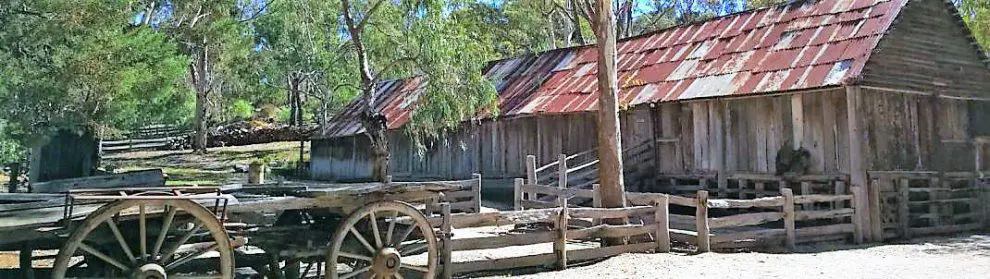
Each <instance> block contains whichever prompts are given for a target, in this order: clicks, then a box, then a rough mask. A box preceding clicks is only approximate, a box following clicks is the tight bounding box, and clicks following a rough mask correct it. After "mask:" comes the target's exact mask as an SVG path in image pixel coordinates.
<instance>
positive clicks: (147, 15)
mask: <svg viewBox="0 0 990 279" xmlns="http://www.w3.org/2000/svg"><path fill="white" fill-rule="evenodd" d="M269 1H271V0H269ZM270 3H271V2H259V1H238V0H223V1H214V0H168V1H164V0H163V1H159V0H142V1H140V2H138V3H137V5H135V6H136V8H137V9H139V10H141V11H143V12H140V13H139V14H137V16H136V18H135V22H137V23H139V24H141V25H142V26H148V27H151V28H152V29H154V30H157V31H159V32H162V33H164V34H166V35H168V36H169V37H170V38H171V40H173V41H174V42H175V43H177V44H178V45H179V47H180V49H181V50H182V51H183V53H184V54H186V55H187V56H188V57H189V60H188V67H187V76H188V85H189V87H190V89H192V91H194V92H196V108H195V120H194V127H195V130H196V135H195V137H194V139H193V148H194V149H195V150H196V151H197V152H200V153H202V152H206V147H207V141H206V138H207V134H208V121H209V119H210V116H211V115H210V113H211V106H210V105H211V103H213V104H218V103H220V102H222V101H223V100H222V98H221V97H222V96H221V95H220V94H219V93H221V91H222V90H224V89H242V88H245V87H249V86H253V83H251V81H245V80H243V79H241V78H242V77H243V75H241V74H242V73H243V71H242V70H243V69H240V68H238V67H239V66H243V65H248V64H249V63H247V61H246V59H247V57H248V56H249V54H250V52H251V51H252V48H253V44H252V43H253V40H252V39H251V36H250V32H248V27H249V25H248V23H249V22H250V21H252V20H254V19H256V18H257V17H259V16H261V15H263V14H264V13H265V11H266V9H267V6H268V5H269V4H270ZM214 114H216V113H215V110H214Z"/></svg>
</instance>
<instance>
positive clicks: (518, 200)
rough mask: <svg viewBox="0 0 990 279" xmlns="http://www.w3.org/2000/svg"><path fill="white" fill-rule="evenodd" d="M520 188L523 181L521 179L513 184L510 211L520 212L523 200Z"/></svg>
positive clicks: (517, 179)
mask: <svg viewBox="0 0 990 279" xmlns="http://www.w3.org/2000/svg"><path fill="white" fill-rule="evenodd" d="M522 186H523V179H522V178H516V180H515V184H514V187H513V189H515V190H514V191H513V192H512V193H513V194H514V195H513V198H512V209H513V210H517V211H518V210H522V199H523V190H522Z"/></svg>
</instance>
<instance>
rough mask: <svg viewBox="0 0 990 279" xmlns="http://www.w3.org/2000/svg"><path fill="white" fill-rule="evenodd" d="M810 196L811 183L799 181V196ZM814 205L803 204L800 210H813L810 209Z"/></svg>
mask: <svg viewBox="0 0 990 279" xmlns="http://www.w3.org/2000/svg"><path fill="white" fill-rule="evenodd" d="M792 193H793V192H792ZM811 194H812V193H811V182H808V181H801V195H811ZM814 205H815V204H814V203H811V202H807V203H803V204H801V210H814V208H812V206H814Z"/></svg>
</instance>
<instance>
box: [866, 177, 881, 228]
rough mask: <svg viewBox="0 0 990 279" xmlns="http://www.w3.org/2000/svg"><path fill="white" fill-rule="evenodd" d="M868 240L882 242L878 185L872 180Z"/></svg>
mask: <svg viewBox="0 0 990 279" xmlns="http://www.w3.org/2000/svg"><path fill="white" fill-rule="evenodd" d="M869 189H870V192H869V196H870V205H869V208H870V238H872V239H873V241H874V242H880V241H883V219H882V218H883V215H882V214H883V211H882V208H880V183H878V180H873V181H872V183H870V188H869Z"/></svg>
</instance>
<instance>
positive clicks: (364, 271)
mask: <svg viewBox="0 0 990 279" xmlns="http://www.w3.org/2000/svg"><path fill="white" fill-rule="evenodd" d="M370 270H371V265H368V266H366V267H362V268H359V269H356V270H354V271H352V272H351V273H347V274H344V275H343V276H340V279H347V278H351V277H354V276H357V275H360V274H362V273H366V272H368V271H370Z"/></svg>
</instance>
